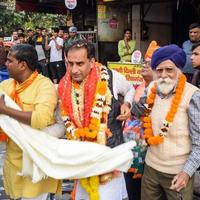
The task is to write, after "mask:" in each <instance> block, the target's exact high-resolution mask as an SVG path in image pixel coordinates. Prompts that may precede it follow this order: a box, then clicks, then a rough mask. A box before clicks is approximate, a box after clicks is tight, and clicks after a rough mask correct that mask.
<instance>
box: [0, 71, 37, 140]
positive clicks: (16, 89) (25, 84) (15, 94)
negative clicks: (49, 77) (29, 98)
mask: <svg viewBox="0 0 200 200" xmlns="http://www.w3.org/2000/svg"><path fill="white" fill-rule="evenodd" d="M37 75H38V72H36V71H35V72H33V73H32V74H31V76H30V77H29V78H28V79H27V80H26V81H24V82H23V83H22V84H19V85H18V83H17V81H15V80H14V81H13V91H12V92H11V94H10V95H9V96H10V97H11V98H12V99H13V100H14V101H15V102H16V103H17V105H19V106H20V107H21V108H22V102H21V100H20V98H19V94H20V93H21V92H23V91H24V90H25V89H26V88H27V87H28V86H29V85H31V84H32V83H33V81H34V80H35V78H36V77H37ZM7 140H8V136H7V135H6V134H5V133H4V132H3V131H2V129H0V141H4V142H5V141H7Z"/></svg>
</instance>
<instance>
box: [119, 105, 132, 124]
mask: <svg viewBox="0 0 200 200" xmlns="http://www.w3.org/2000/svg"><path fill="white" fill-rule="evenodd" d="M120 111H121V112H120V113H121V114H120V115H118V116H117V120H120V121H124V120H127V119H128V118H129V117H130V116H131V111H130V104H129V103H126V102H125V103H123V104H122V105H121V108H120Z"/></svg>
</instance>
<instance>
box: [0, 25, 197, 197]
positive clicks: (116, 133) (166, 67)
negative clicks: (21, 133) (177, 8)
mask: <svg viewBox="0 0 200 200" xmlns="http://www.w3.org/2000/svg"><path fill="white" fill-rule="evenodd" d="M19 31H22V30H19ZM76 33H77V29H76V27H70V28H69V35H70V36H67V34H66V35H65V36H64V34H65V32H64V31H62V30H59V29H57V28H55V29H54V30H53V32H52V35H51V37H49V36H48V34H47V33H46V29H41V28H38V29H37V30H36V33H33V31H32V30H28V31H27V37H26V38H25V39H22V38H24V35H23V34H24V33H23V31H22V32H13V34H12V42H13V43H15V44H14V45H12V47H11V48H10V49H9V52H8V55H7V58H6V63H5V65H6V68H7V70H8V73H9V75H10V79H8V80H5V81H3V82H2V83H0V90H1V91H3V92H4V95H1V97H0V114H3V115H7V116H9V117H11V118H14V119H16V120H17V121H19V122H21V123H24V124H26V125H28V126H30V127H33V128H34V129H39V130H44V129H45V128H47V127H54V125H56V124H57V123H58V120H57V117H58V116H57V117H56V116H55V115H56V114H57V115H59V117H62V120H61V121H62V122H61V123H62V127H60V128H59V129H60V131H61V132H64V133H66V136H65V138H66V139H68V140H73V141H77V142H80V141H82V142H84V143H85V144H86V143H87V142H93V143H95V144H96V143H97V144H99V145H106V146H107V147H109V148H118V147H119V146H120V145H121V144H122V143H124V140H125V141H126V142H128V141H129V140H135V141H136V146H135V147H134V148H133V149H132V151H133V155H134V158H133V161H132V163H128V165H129V166H130V168H129V170H128V172H125V173H123V172H121V171H116V170H114V171H108V172H107V173H105V174H97V175H96V176H92V177H85V178H83V179H77V180H75V182H74V190H73V194H74V195H72V199H75V200H83V199H84V200H126V199H129V200H140V199H142V200H177V199H183V200H192V199H193V182H194V174H195V172H196V170H197V169H198V168H199V167H200V156H199V155H200V126H199V123H198V120H199V118H200V106H199V104H198V102H199V99H200V92H199V88H198V87H199V84H200V82H199V76H200V72H199V69H200V25H199V24H198V23H193V24H191V25H190V27H189V38H190V40H189V41H186V42H184V44H183V48H181V47H178V46H177V45H175V44H170V45H165V46H161V47H160V46H159V45H158V44H157V42H156V41H152V42H151V43H150V45H149V47H148V49H147V52H146V54H145V55H144V62H143V68H142V71H141V75H142V76H143V78H144V82H143V83H142V84H141V85H139V86H138V87H137V88H134V87H133V86H132V85H131V84H130V83H129V82H128V81H127V80H126V79H125V77H124V76H123V75H121V74H119V73H118V72H116V71H114V70H110V69H108V68H107V67H106V66H103V65H102V64H101V63H98V62H96V59H95V48H94V46H93V44H91V43H89V42H87V41H86V40H85V39H84V38H82V37H81V36H80V35H79V36H78V35H77V34H76ZM131 34H132V31H131V30H130V29H126V30H125V31H124V39H123V40H120V41H119V43H118V51H119V56H120V57H121V59H120V60H121V61H123V62H128V61H129V62H130V61H131V55H132V53H133V51H134V50H135V45H136V42H135V41H134V40H132V39H131ZM65 39H66V40H65ZM63 47H64V48H63ZM63 49H64V51H63ZM48 50H50V54H48ZM48 58H49V61H48V62H49V68H48V69H49V70H50V72H51V77H50V78H51V80H52V81H50V80H49V79H48V78H47V77H48V76H49V71H48V70H47V69H46V66H47V65H46V63H47V59H48ZM38 63H40V65H39V66H40V67H41V68H38ZM65 64H66V65H67V68H68V70H67V72H66V67H65ZM188 66H189V67H188ZM191 67H192V70H190V69H189V68H191ZM40 73H41V74H40ZM42 74H43V75H42ZM45 76H47V77H45ZM61 78H62V79H61ZM189 82H192V83H189ZM54 84H56V85H57V84H58V86H57V87H55V86H54ZM56 88H57V92H56ZM5 95H8V96H9V97H10V98H11V99H12V100H13V101H14V102H15V103H16V104H17V105H18V106H19V108H20V109H14V108H10V107H8V106H7V105H6V103H5ZM121 97H123V98H121ZM59 109H60V114H59V112H58V110H59ZM55 113H56V114H55ZM124 122H125V124H124ZM0 123H1V118H0ZM124 125H125V126H124ZM54 128H55V127H54ZM136 128H137V129H136ZM50 130H52V131H55V130H56V129H50ZM27 135H28V133H27ZM0 136H1V137H0V139H1V140H4V141H6V150H7V153H6V157H5V163H4V188H5V190H6V193H7V194H8V195H9V196H10V197H11V198H12V199H18V198H20V199H22V200H28V199H34V200H45V199H46V198H47V196H48V193H53V194H57V195H59V194H61V181H60V180H57V179H54V178H51V177H48V178H46V179H43V180H41V181H39V182H37V183H33V182H32V181H31V178H30V177H28V176H25V177H23V176H19V175H18V172H20V171H21V168H22V163H23V150H22V149H21V148H20V147H19V146H18V145H17V144H16V143H15V140H14V139H11V138H9V137H7V136H6V133H4V131H3V130H1V132H0ZM58 140H59V139H58ZM69 151H70V149H69ZM77 151H78V149H77ZM40 153H41V154H42V150H41V152H40ZM81 159H83V158H80V160H81ZM97 167H98V166H97ZM55 170H56V169H55Z"/></svg>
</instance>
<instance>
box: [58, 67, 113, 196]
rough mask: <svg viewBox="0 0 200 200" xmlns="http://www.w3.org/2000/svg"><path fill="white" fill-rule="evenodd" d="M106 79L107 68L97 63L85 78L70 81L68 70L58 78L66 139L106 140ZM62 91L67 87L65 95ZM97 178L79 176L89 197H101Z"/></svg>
mask: <svg viewBox="0 0 200 200" xmlns="http://www.w3.org/2000/svg"><path fill="white" fill-rule="evenodd" d="M108 79H109V75H108V71H107V68H106V67H105V66H102V65H99V64H97V63H96V64H95V66H94V67H93V69H92V71H91V73H90V74H89V76H88V78H87V80H86V81H85V82H82V83H81V84H79V83H77V82H74V81H71V80H70V79H69V75H68V74H67V75H66V80H64V79H63V80H62V81H61V85H60V87H59V93H60V95H61V100H62V108H63V109H62V111H64V112H63V114H64V116H63V119H64V120H65V126H66V129H67V133H66V134H67V138H68V139H73V140H81V141H92V142H97V143H99V144H103V145H105V144H106V138H107V136H108V135H109V134H110V131H109V129H108V128H107V119H108V113H109V111H110V104H111V99H112V95H111V92H110V90H109V88H108ZM66 87H67V88H66ZM63 88H65V89H63ZM70 88H71V89H70ZM64 91H67V95H65V93H64ZM93 91H94V92H93ZM72 94H74V95H72ZM83 97H84V98H83ZM65 115H66V116H65ZM75 119H76V120H75ZM100 182H101V177H100V176H93V177H89V178H83V179H80V184H81V186H82V187H83V188H84V189H85V190H86V192H87V193H88V195H89V198H90V200H99V199H100V196H99V192H98V187H99V184H100Z"/></svg>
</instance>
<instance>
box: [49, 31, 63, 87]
mask: <svg viewBox="0 0 200 200" xmlns="http://www.w3.org/2000/svg"><path fill="white" fill-rule="evenodd" d="M58 32H59V29H58V28H54V30H53V33H52V34H53V36H52V38H51V40H50V42H49V44H48V37H46V43H45V48H46V50H48V49H50V65H49V68H50V72H51V79H52V80H53V82H54V83H58V82H59V81H60V79H61V78H62V76H63V75H64V74H65V66H64V63H63V58H62V48H63V39H62V38H60V37H58Z"/></svg>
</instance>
